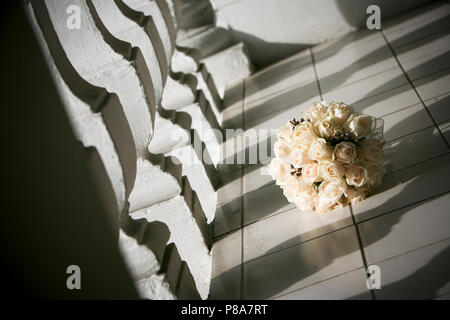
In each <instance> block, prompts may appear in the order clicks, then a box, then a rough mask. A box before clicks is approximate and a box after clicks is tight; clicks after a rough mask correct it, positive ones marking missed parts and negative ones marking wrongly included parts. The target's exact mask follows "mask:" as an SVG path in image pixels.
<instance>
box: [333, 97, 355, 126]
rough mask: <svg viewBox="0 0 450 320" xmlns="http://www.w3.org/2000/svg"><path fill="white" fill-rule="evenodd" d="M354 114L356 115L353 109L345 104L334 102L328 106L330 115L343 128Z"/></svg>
mask: <svg viewBox="0 0 450 320" xmlns="http://www.w3.org/2000/svg"><path fill="white" fill-rule="evenodd" d="M353 113H355V111H354V110H353V108H352V107H351V106H349V105H348V104H345V103H343V102H334V101H333V102H330V103H329V104H328V114H329V115H330V116H331V117H333V119H334V120H335V121H336V123H337V124H339V125H341V126H342V125H343V124H344V123H345V121H347V119H348V118H349V117H350V116H351V115H352V114H353Z"/></svg>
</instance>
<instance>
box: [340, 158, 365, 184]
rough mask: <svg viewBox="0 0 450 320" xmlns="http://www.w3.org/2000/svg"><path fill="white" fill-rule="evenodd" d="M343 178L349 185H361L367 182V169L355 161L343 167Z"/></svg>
mask: <svg viewBox="0 0 450 320" xmlns="http://www.w3.org/2000/svg"><path fill="white" fill-rule="evenodd" d="M345 180H346V181H347V184H349V185H351V186H356V187H361V186H363V185H365V184H366V182H367V170H366V168H364V166H363V165H362V163H355V164H353V165H351V166H350V167H347V168H346V169H345Z"/></svg>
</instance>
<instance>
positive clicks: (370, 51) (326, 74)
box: [316, 33, 397, 91]
mask: <svg viewBox="0 0 450 320" xmlns="http://www.w3.org/2000/svg"><path fill="white" fill-rule="evenodd" d="M376 34H377V37H375V38H374V39H373V42H371V43H370V45H368V46H367V45H366V46H354V47H352V48H349V49H348V50H344V51H341V52H338V53H336V54H334V55H331V56H329V57H327V58H324V59H322V60H321V61H318V62H316V70H317V76H318V78H319V79H320V86H321V88H322V90H323V91H331V90H333V89H334V88H337V87H341V86H344V85H347V84H350V83H354V82H356V81H358V80H361V79H365V78H368V77H370V76H372V75H374V74H377V73H380V72H382V71H384V70H387V69H390V68H393V67H395V66H397V61H396V60H395V58H394V56H393V55H392V52H391V50H390V48H389V47H388V45H387V44H386V41H385V40H384V38H383V37H382V35H381V34H380V33H376Z"/></svg>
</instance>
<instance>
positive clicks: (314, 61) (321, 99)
mask: <svg viewBox="0 0 450 320" xmlns="http://www.w3.org/2000/svg"><path fill="white" fill-rule="evenodd" d="M309 54H310V56H311V63H312V66H313V69H314V75H315V76H316V84H317V89H318V90H319V95H320V101H323V94H322V88H321V87H320V81H319V75H318V74H317V69H316V60H315V59H314V54H313V52H312V50H311V48H309Z"/></svg>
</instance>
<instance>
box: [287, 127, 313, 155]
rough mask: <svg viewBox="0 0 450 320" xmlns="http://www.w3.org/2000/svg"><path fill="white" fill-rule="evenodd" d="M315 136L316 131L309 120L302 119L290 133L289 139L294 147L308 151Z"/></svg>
mask: <svg viewBox="0 0 450 320" xmlns="http://www.w3.org/2000/svg"><path fill="white" fill-rule="evenodd" d="M316 138H317V135H316V132H315V131H314V127H313V125H312V123H311V122H308V121H303V122H301V123H300V124H298V125H297V126H295V128H294V130H293V131H292V133H291V135H290V139H291V141H293V143H294V144H295V145H296V148H297V149H299V150H301V151H308V149H309V147H310V145H311V143H312V142H313V141H314V140H315V139H316Z"/></svg>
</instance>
